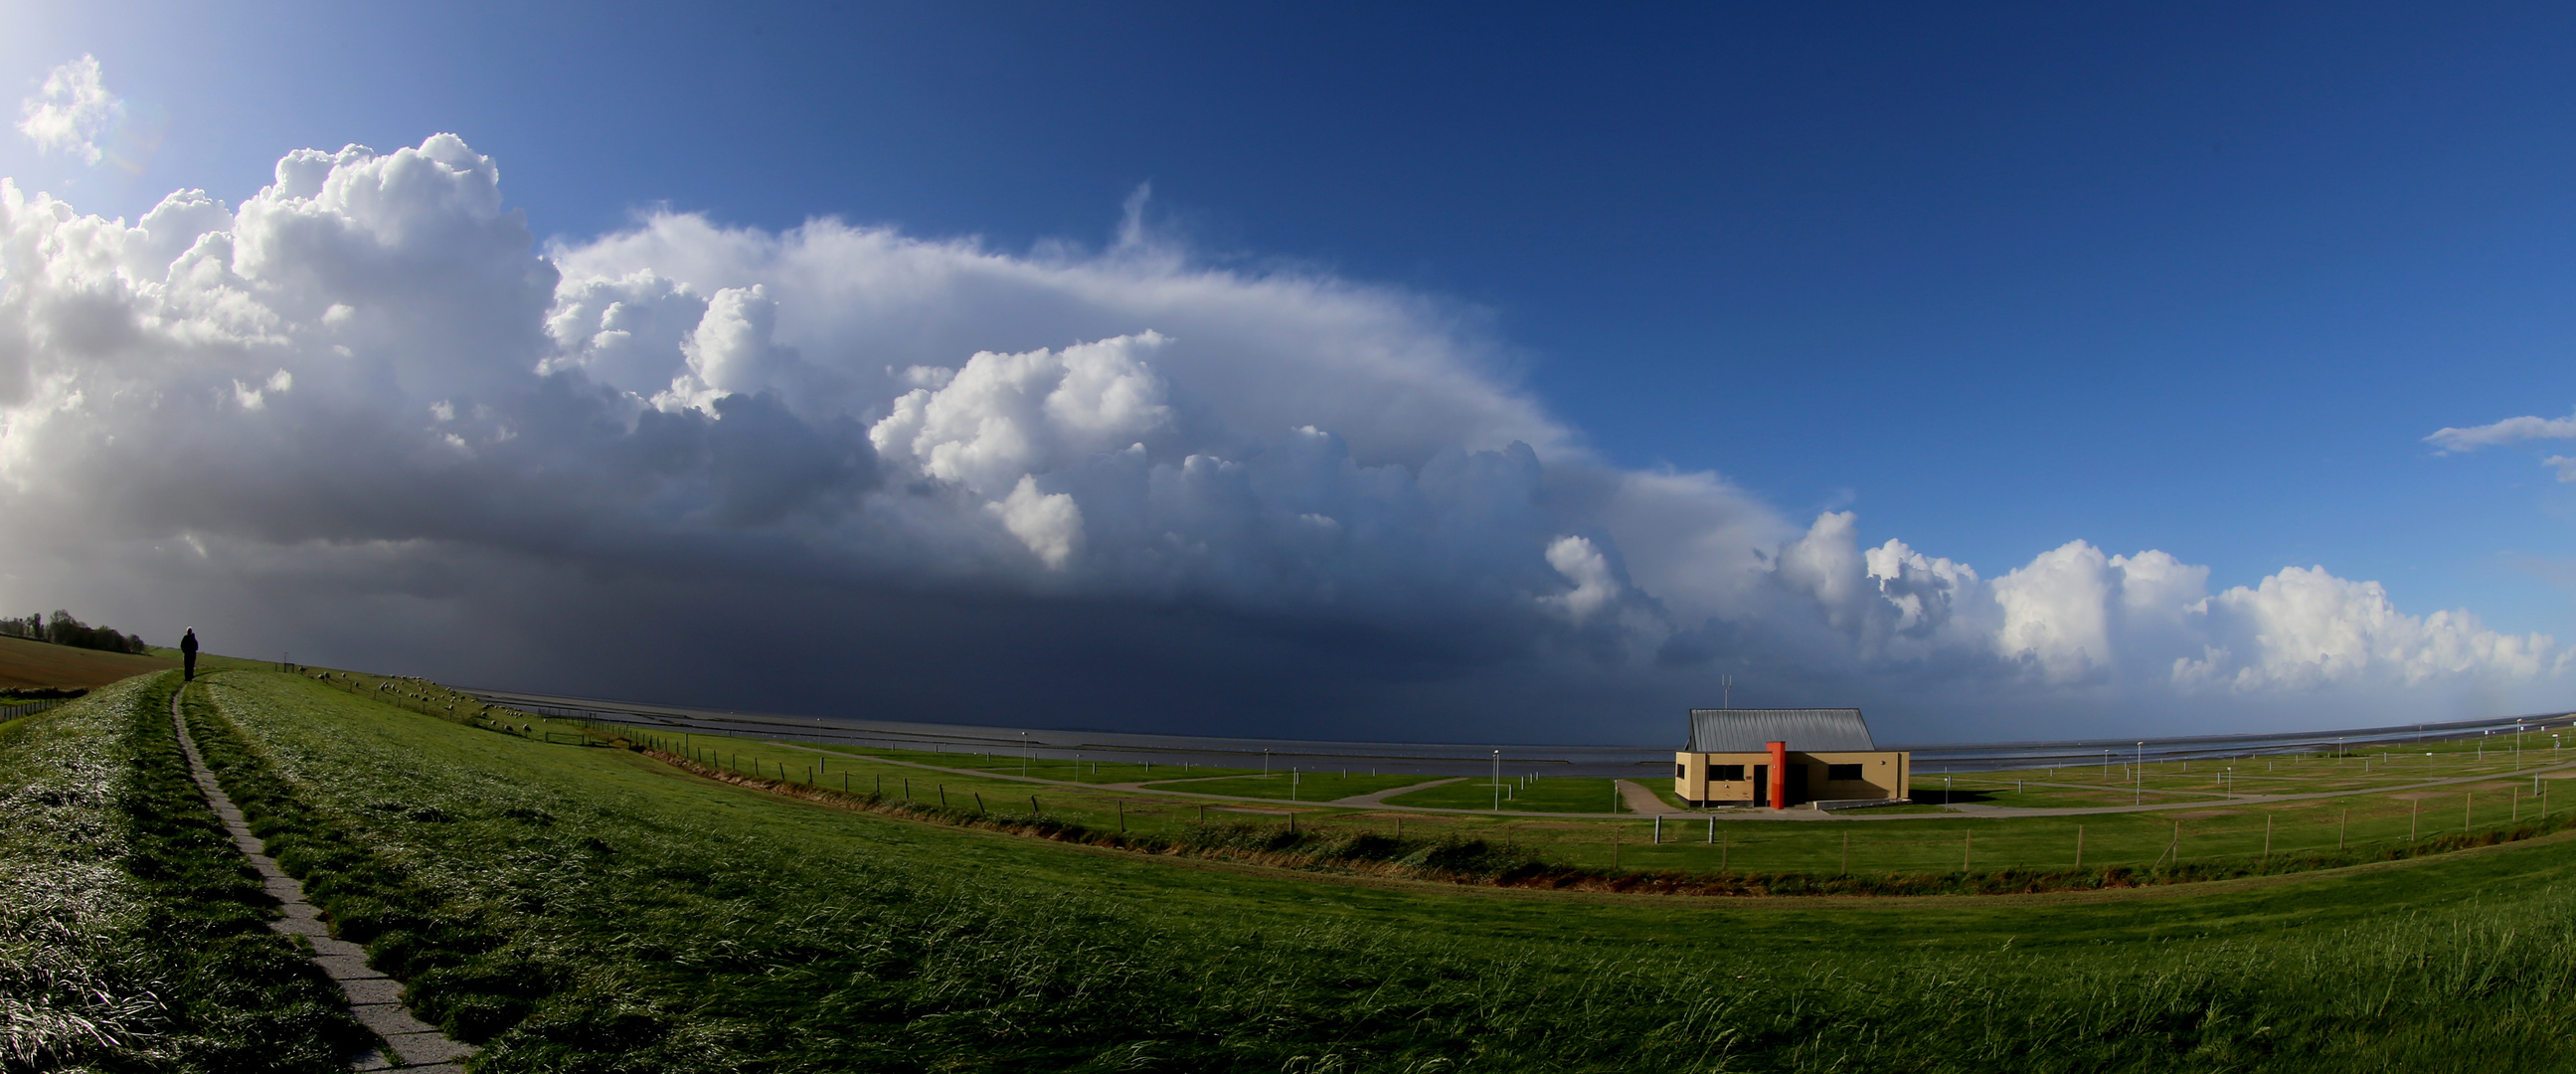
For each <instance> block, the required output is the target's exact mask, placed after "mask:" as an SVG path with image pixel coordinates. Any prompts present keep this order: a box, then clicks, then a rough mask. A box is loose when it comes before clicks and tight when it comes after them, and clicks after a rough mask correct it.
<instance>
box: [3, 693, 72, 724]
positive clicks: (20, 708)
mask: <svg viewBox="0 0 2576 1074" xmlns="http://www.w3.org/2000/svg"><path fill="white" fill-rule="evenodd" d="M70 703H71V699H69V698H56V699H54V700H52V701H30V702H27V703H26V704H23V705H11V706H8V707H7V708H0V722H7V721H9V720H14V719H17V718H18V717H20V716H33V715H35V714H37V713H39V712H44V711H46V710H48V709H56V708H61V707H62V706H64V705H67V704H70Z"/></svg>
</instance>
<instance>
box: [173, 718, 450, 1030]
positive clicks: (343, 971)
mask: <svg viewBox="0 0 2576 1074" xmlns="http://www.w3.org/2000/svg"><path fill="white" fill-rule="evenodd" d="M186 690H187V687H185V686H182V687H180V692H181V693H184V692H186ZM170 723H171V726H173V727H174V728H176V729H177V730H178V732H179V749H180V750H181V751H182V752H184V753H186V754H187V755H188V772H189V774H190V775H191V776H193V777H194V778H195V779H196V781H197V789H199V790H201V791H204V792H205V794H206V803H207V804H208V805H211V806H213V807H214V808H215V816H217V817H220V818H222V819H223V822H224V829H225V830H226V831H229V832H231V833H232V837H233V845H234V846H237V847H240V848H241V852H242V854H243V855H244V856H246V857H248V858H250V865H251V868H253V869H256V870H258V871H259V876H260V881H261V884H262V886H264V887H266V888H267V890H268V893H269V895H271V896H273V897H275V898H276V899H277V901H279V902H281V903H284V904H285V911H286V916H284V917H281V918H279V919H277V920H275V921H272V922H269V924H268V927H270V928H272V929H276V930H277V931H279V932H282V933H285V934H287V935H289V936H302V937H304V939H305V941H306V942H308V943H310V944H312V945H313V964H314V965H316V966H320V967H322V972H324V973H326V974H329V975H330V976H331V980H332V981H333V982H335V983H337V984H338V985H339V986H340V992H341V994H342V995H344V996H346V997H347V998H348V1001H349V1013H350V1014H352V1015H355V1016H357V1019H358V1022H359V1024H361V1025H364V1026H366V1027H367V1028H368V1029H371V1030H374V1031H375V1034H376V1036H378V1037H380V1038H383V1040H384V1045H383V1046H382V1047H378V1048H371V1049H368V1050H367V1051H365V1052H362V1053H360V1054H359V1055H358V1056H357V1058H355V1059H352V1060H350V1061H349V1069H351V1070H412V1071H419V1072H421V1074H449V1072H453V1074H464V1072H465V1067H464V1066H463V1064H461V1063H459V1062H458V1060H461V1059H464V1058H465V1057H466V1056H469V1055H472V1054H474V1049H473V1048H472V1047H471V1046H468V1045H464V1044H459V1043H457V1042H456V1041H454V1040H450V1039H448V1036H447V1034H445V1033H441V1032H439V1031H438V1028H437V1027H436V1026H432V1025H430V1024H428V1023H426V1022H423V1021H421V1020H420V1019H417V1018H414V1017H412V1016H411V1012H410V1011H407V1010H404V1009H403V1005H402V986H401V985H399V984H396V983H394V981H393V980H392V979H391V978H388V977H386V976H385V975H384V974H381V973H377V972H376V971H374V970H372V969H369V968H367V952H366V949H365V948H362V947H359V946H358V945H356V944H353V943H350V942H348V941H347V940H338V939H333V938H332V937H331V933H330V930H329V929H328V928H325V927H324V926H323V924H322V911H321V910H320V909H318V908H316V907H315V906H314V905H313V904H312V903H311V902H308V901H306V900H305V898H304V885H303V884H302V883H301V882H299V881H297V880H296V879H295V878H294V877H291V876H288V875H286V871H285V870H283V869H280V868H278V867H277V860H276V859H274V858H271V857H269V856H268V847H267V844H264V843H262V842H260V841H259V837H258V836H255V835H252V834H251V833H250V826H249V825H248V824H245V823H243V821H242V813H241V810H239V809H236V808H234V807H233V800H232V799H231V798H230V797H228V796H226V795H225V794H224V789H223V788H222V787H219V786H217V785H216V784H215V773H214V771H213V770H212V769H209V768H207V767H206V759H205V758H204V757H201V756H199V755H198V754H197V740H196V739H194V738H191V737H189V735H188V721H187V720H185V719H183V718H181V717H180V715H179V694H178V693H173V694H171V695H170ZM388 1050H390V1051H391V1052H392V1054H391V1055H387V1054H386V1052H387V1051H388Z"/></svg>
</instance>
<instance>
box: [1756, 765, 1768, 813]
mask: <svg viewBox="0 0 2576 1074" xmlns="http://www.w3.org/2000/svg"><path fill="white" fill-rule="evenodd" d="M1753 804H1754V805H1770V804H1771V766H1770V765H1767V764H1757V765H1754V766H1753Z"/></svg>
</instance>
